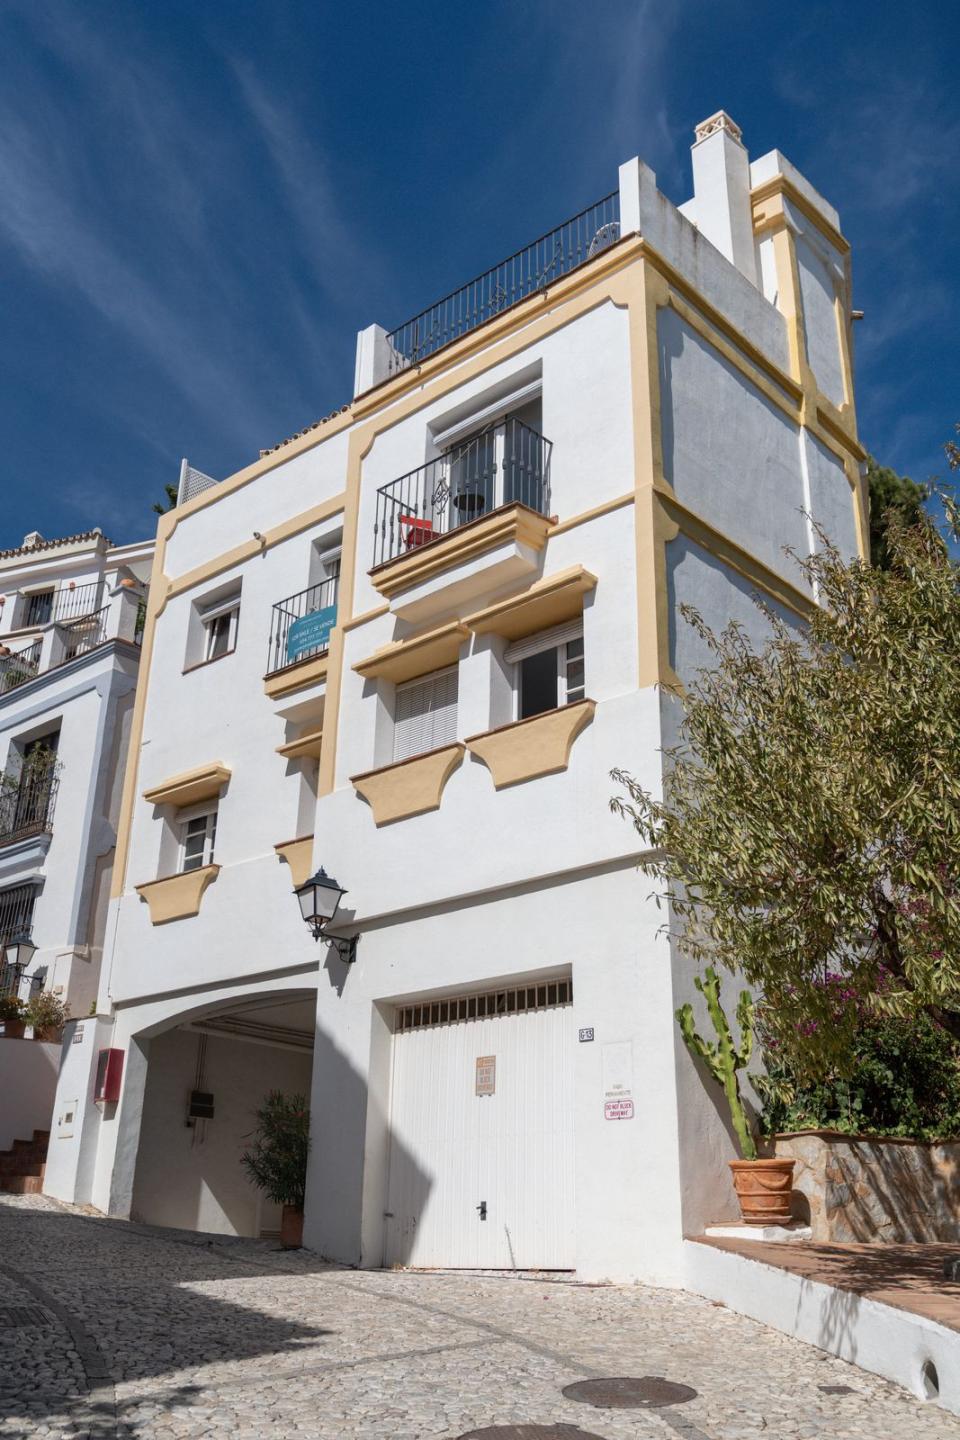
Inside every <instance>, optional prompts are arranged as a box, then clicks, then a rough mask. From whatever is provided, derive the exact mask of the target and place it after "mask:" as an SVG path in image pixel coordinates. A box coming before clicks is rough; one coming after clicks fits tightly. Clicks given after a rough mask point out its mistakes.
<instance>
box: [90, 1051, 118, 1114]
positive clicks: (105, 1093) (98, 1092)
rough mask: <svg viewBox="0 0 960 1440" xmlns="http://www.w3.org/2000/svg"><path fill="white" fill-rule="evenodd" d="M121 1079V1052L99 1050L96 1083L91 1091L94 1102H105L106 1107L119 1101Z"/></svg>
mask: <svg viewBox="0 0 960 1440" xmlns="http://www.w3.org/2000/svg"><path fill="white" fill-rule="evenodd" d="M122 1078H123V1051H122V1050H101V1051H100V1054H99V1055H98V1056H97V1082H96V1085H95V1086H94V1089H93V1098H94V1100H105V1101H106V1103H107V1104H108V1105H112V1104H115V1103H116V1101H118V1100H119V1099H120V1081H121V1079H122Z"/></svg>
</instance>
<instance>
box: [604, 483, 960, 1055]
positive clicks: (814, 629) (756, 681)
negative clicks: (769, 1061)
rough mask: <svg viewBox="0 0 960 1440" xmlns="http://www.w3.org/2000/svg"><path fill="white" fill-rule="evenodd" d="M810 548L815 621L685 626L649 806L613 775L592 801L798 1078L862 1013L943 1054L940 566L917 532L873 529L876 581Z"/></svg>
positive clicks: (770, 617)
mask: <svg viewBox="0 0 960 1440" xmlns="http://www.w3.org/2000/svg"><path fill="white" fill-rule="evenodd" d="M941 498H942V501H943V505H944V509H945V512H946V514H947V517H948V520H949V521H950V522H951V526H952V528H953V530H954V533H956V529H957V510H956V506H955V504H954V502H953V500H952V499H951V497H950V496H943V497H941ZM821 539H822V540H823V541H824V544H823V548H822V549H821V550H820V552H819V553H818V554H817V555H815V556H813V557H812V558H809V559H804V560H797V564H798V565H799V566H800V569H801V570H802V571H803V572H804V574H805V576H806V578H807V580H808V582H810V583H811V584H814V583H815V585H816V587H817V591H816V592H815V593H818V594H819V596H820V601H821V604H820V606H818V607H817V609H816V610H815V611H814V613H813V616H812V618H811V620H810V623H809V625H808V626H806V627H805V628H803V629H798V630H794V629H792V628H791V627H790V626H788V625H787V624H786V623H785V622H783V621H782V620H781V619H780V618H779V617H778V616H777V615H775V614H772V613H770V612H767V611H765V614H766V619H767V623H768V624H769V627H770V629H769V638H768V640H767V641H766V643H765V644H763V645H761V646H755V645H753V644H752V643H751V642H750V640H749V639H748V637H747V635H746V633H745V631H744V630H743V628H742V627H740V626H738V625H735V624H734V625H731V626H729V627H728V628H727V629H726V630H725V631H724V632H723V633H722V634H715V633H714V632H713V631H712V630H711V629H710V628H709V627H708V626H707V625H706V624H705V622H704V621H703V619H702V618H701V617H700V616H699V615H698V614H697V613H696V612H695V611H693V610H690V609H685V610H684V614H685V617H686V619H687V620H688V621H689V623H691V624H692V625H693V626H694V627H695V628H696V629H697V631H698V632H699V633H700V635H701V636H702V637H703V639H704V641H705V642H706V644H707V645H708V646H709V648H710V650H711V652H712V655H711V661H712V665H711V668H710V669H708V670H704V671H702V672H701V673H700V674H699V676H698V677H697V679H696V682H695V683H694V684H693V686H692V687H691V688H690V689H689V690H688V691H687V692H686V693H685V694H683V695H682V696H681V697H679V703H681V704H682V706H683V711H684V718H683V724H682V729H681V738H680V742H679V744H678V745H676V746H675V747H673V748H671V749H669V750H667V751H666V752H665V756H664V760H665V766H664V790H663V796H662V798H659V797H655V796H653V795H650V794H648V793H647V792H646V791H644V790H643V788H642V787H641V786H640V785H638V784H637V782H636V781H635V780H633V779H632V778H631V777H630V776H629V775H628V774H625V773H623V772H622V771H615V772H614V778H615V779H616V780H617V781H618V782H619V783H620V784H621V785H622V786H623V787H624V790H625V792H626V793H625V794H621V795H619V796H617V797H616V798H615V799H614V800H612V801H611V805H612V808H613V809H614V810H615V811H618V812H619V813H621V814H623V815H625V816H626V817H628V818H629V819H630V820H632V822H633V823H634V825H635V826H636V829H637V830H638V832H639V834H640V837H641V840H642V843H643V846H644V849H645V852H646V853H645V859H644V860H643V862H642V868H643V870H644V871H645V872H646V873H647V874H648V875H651V876H654V877H656V878H657V879H658V880H659V881H660V882H661V884H662V887H663V890H664V893H665V894H666V896H667V898H668V900H669V903H670V915H671V919H670V921H669V924H670V926H671V928H672V930H673V932H674V933H675V935H676V938H677V940H678V943H679V945H680V947H681V949H682V950H683V951H685V952H686V953H687V954H688V955H690V956H692V957H693V958H694V959H695V960H696V961H697V962H698V963H703V962H706V963H708V964H718V965H721V966H723V967H725V968H726V969H728V970H740V971H741V972H742V973H743V974H744V975H745V976H746V978H747V980H748V981H749V982H751V983H752V984H754V985H756V986H758V987H759V989H760V991H761V992H762V995H763V1000H764V1013H765V1017H766V1019H765V1023H766V1026H767V1029H768V1033H774V1034H775V1036H776V1038H777V1042H778V1044H779V1045H780V1046H781V1049H782V1053H783V1054H784V1055H786V1056H788V1057H789V1060H790V1063H791V1065H792V1066H793V1068H794V1070H795V1073H797V1074H798V1075H800V1074H804V1073H806V1074H809V1075H811V1076H814V1077H816V1076H819V1075H822V1074H827V1073H838V1074H842V1073H843V1072H844V1070H845V1069H846V1070H849V1067H850V1064H851V1057H852V1049H851V1046H852V1041H853V1037H854V1035H855V1034H856V1031H857V1028H858V1025H859V1024H860V1023H861V1019H862V1015H863V1013H864V1011H865V1010H867V1011H869V1012H870V1013H886V1014H891V1015H894V1016H901V1017H903V1018H907V1017H909V1016H911V1015H916V1014H921V1013H922V1014H927V1015H928V1016H930V1018H931V1019H932V1020H933V1021H935V1022H936V1023H937V1024H939V1025H942V1026H943V1027H944V1028H945V1029H946V1030H947V1031H949V1033H950V1034H951V1035H953V1036H955V1037H958V1038H960V882H958V860H960V585H958V579H960V565H958V564H957V562H955V561H954V560H952V559H951V556H950V552H949V549H948V546H947V544H946V542H945V539H944V537H943V536H942V535H941V534H940V533H939V531H938V530H937V528H936V526H935V525H934V523H933V521H932V520H931V519H930V518H929V516H928V515H927V514H926V512H923V513H922V514H921V515H920V516H919V518H918V521H917V523H916V524H915V525H913V526H908V525H907V524H905V523H904V520H903V517H902V516H900V515H897V514H893V515H891V517H890V520H889V523H888V528H887V535H886V544H887V546H888V552H889V568H888V569H884V570H881V569H874V568H871V567H870V566H868V565H865V564H863V563H862V562H860V561H856V562H854V563H846V562H845V561H844V560H843V558H842V557H841V556H840V554H839V553H838V552H837V551H836V550H835V549H833V548H831V547H830V546H828V545H827V544H826V542H825V539H824V537H821ZM758 603H759V602H758ZM761 608H763V607H762V606H761ZM832 974H835V975H838V976H842V977H843V986H842V987H841V989H840V991H839V992H838V990H837V987H836V986H835V985H833V984H831V983H827V982H828V980H829V977H830V976H831V975H832Z"/></svg>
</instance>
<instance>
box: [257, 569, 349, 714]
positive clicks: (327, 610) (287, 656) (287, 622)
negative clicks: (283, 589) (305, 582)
mask: <svg viewBox="0 0 960 1440" xmlns="http://www.w3.org/2000/svg"><path fill="white" fill-rule="evenodd" d="M339 587H340V577H339V576H338V575H332V576H330V578H329V579H327V580H323V581H321V582H320V583H319V584H317V585H310V586H308V588H307V589H306V590H300V591H298V593H297V594H296V595H289V596H288V597H287V598H286V600H278V601H277V603H276V604H275V605H274V607H273V613H272V616H271V621H270V639H269V642H268V648H267V670H266V675H265V677H264V681H265V688H266V691H267V694H268V695H271V696H274V695H282V694H285V693H286V691H287V690H289V689H293V688H296V687H297V686H299V685H302V684H306V683H307V682H308V681H310V680H313V679H322V678H323V676H324V674H325V671H326V660H325V658H324V657H325V656H326V654H327V651H328V650H329V648H330V632H331V630H332V629H333V627H334V625H336V623H337V593H338V590H339ZM310 660H313V661H315V662H318V663H315V664H313V665H310V666H308V665H306V663H305V662H307V661H310ZM321 661H322V663H319V662H321ZM321 672H323V673H321Z"/></svg>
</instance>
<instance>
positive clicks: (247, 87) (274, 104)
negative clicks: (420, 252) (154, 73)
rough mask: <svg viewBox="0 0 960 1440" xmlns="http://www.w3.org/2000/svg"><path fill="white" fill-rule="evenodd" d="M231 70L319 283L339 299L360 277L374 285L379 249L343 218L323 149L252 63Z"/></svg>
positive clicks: (235, 61) (239, 62)
mask: <svg viewBox="0 0 960 1440" xmlns="http://www.w3.org/2000/svg"><path fill="white" fill-rule="evenodd" d="M230 65H231V69H232V71H233V74H234V75H235V77H236V81H237V85H238V86H239V89H240V93H241V95H242V97H243V100H244V103H245V104H246V106H247V108H248V110H249V112H250V114H251V116H252V118H253V120H254V122H255V124H256V127H257V129H258V130H259V133H260V134H261V136H262V138H263V141H264V145H265V147H266V150H267V153H268V155H269V157H270V160H271V162H272V164H273V167H274V171H275V173H276V176H277V179H278V181H279V187H280V191H281V193H282V195H283V200H284V204H285V207H286V209H287V212H288V214H289V215H290V216H291V218H292V219H293V221H294V222H295V224H296V226H297V229H298V232H299V244H300V247H301V249H302V251H303V253H304V255H305V256H306V258H307V260H308V262H309V264H310V265H311V267H312V268H313V270H314V273H315V274H316V277H317V280H318V283H319V284H320V285H321V287H322V288H323V289H324V290H325V291H326V292H327V294H328V295H329V296H332V297H333V298H335V299H336V298H338V297H339V296H340V295H341V294H342V287H343V284H344V281H345V280H348V279H353V278H354V277H355V276H356V275H358V274H360V273H362V274H363V275H364V277H365V283H366V284H368V285H373V284H374V283H375V282H376V273H377V270H378V268H379V258H378V256H377V252H376V249H375V247H373V246H371V245H370V243H369V241H368V239H367V237H366V236H365V235H364V234H363V232H362V231H361V230H360V228H359V227H358V226H357V225H355V224H351V222H350V220H349V217H348V216H347V215H346V214H345V213H344V208H343V202H342V200H341V197H340V195H339V194H338V192H337V188H336V186H335V184H334V182H333V180H332V178H331V175H330V168H329V165H328V163H327V160H326V157H325V156H324V154H323V152H322V150H321V149H320V147H319V146H318V145H317V144H316V142H315V141H314V140H313V139H312V138H310V137H308V135H307V134H306V133H305V131H304V129H303V127H302V126H301V124H300V123H299V121H298V120H297V118H296V116H295V114H294V112H293V111H292V110H291V109H290V108H289V106H287V105H284V104H283V103H282V102H281V101H280V100H279V99H278V98H277V97H276V96H275V95H273V94H271V93H270V91H269V90H268V89H267V87H266V86H265V85H264V83H263V81H262V79H261V78H260V75H259V74H258V72H257V70H256V68H255V67H254V66H253V65H252V64H251V63H249V62H248V61H244V60H238V59H232V60H231V62H230Z"/></svg>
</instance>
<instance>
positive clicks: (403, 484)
mask: <svg viewBox="0 0 960 1440" xmlns="http://www.w3.org/2000/svg"><path fill="white" fill-rule="evenodd" d="M552 448H553V447H552V445H551V443H550V441H549V440H545V439H544V437H543V436H542V435H538V434H537V432H536V430H531V429H530V427H529V425H524V424H523V422H522V421H521V420H507V421H506V422H505V423H503V424H500V425H492V426H490V428H489V429H487V430H482V431H481V432H480V434H479V435H474V436H473V438H472V439H470V440H467V441H465V442H464V443H463V444H462V445H458V446H455V447H454V449H452V450H449V451H447V453H446V454H445V455H441V456H439V457H438V458H437V459H436V460H430V461H428V463H427V464H426V465H421V466H420V468H419V469H418V470H411V471H410V473H409V474H408V475H401V476H400V479H399V480H393V481H391V482H390V484H389V485H384V486H382V487H381V488H380V489H379V490H378V491H377V512H376V535H375V539H374V553H373V564H374V568H376V566H378V565H384V564H386V562H387V561H388V560H393V559H395V558H396V557H397V556H398V555H405V554H407V553H408V552H409V551H411V550H419V549H420V548H422V546H424V545H430V544H432V543H433V542H434V541H435V540H439V539H441V538H442V537H443V536H444V535H448V534H449V533H450V531H451V530H456V529H457V528H458V527H459V526H461V525H466V524H467V523H468V522H469V521H471V520H478V519H479V518H480V516H481V515H487V514H489V513H490V511H491V510H496V509H498V508H499V507H500V506H501V505H513V504H520V505H526V506H527V507H528V509H530V510H536V511H537V513H538V514H540V515H549V513H550V452H551V450H552Z"/></svg>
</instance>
